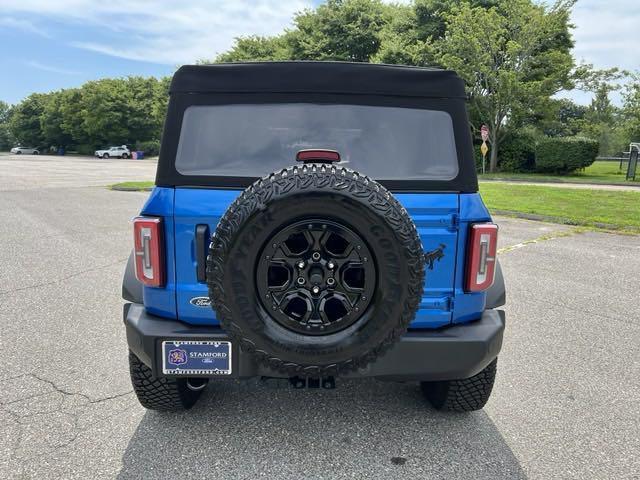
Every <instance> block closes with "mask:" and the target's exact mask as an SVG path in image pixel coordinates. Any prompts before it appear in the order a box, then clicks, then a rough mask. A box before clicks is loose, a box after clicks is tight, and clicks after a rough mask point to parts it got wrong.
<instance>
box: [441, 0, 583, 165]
mask: <svg viewBox="0 0 640 480" xmlns="http://www.w3.org/2000/svg"><path fill="white" fill-rule="evenodd" d="M572 5H573V1H571V0H566V1H565V0H560V1H558V2H556V3H555V4H554V5H553V6H551V7H547V6H545V5H542V4H534V3H532V2H531V1H529V0H509V1H507V0H503V1H501V2H500V3H499V5H498V6H495V7H491V8H489V9H486V8H482V7H472V6H471V5H469V4H467V3H462V4H460V6H458V7H454V8H453V11H452V12H451V13H450V14H445V19H446V29H447V33H446V35H445V37H444V38H443V39H441V40H439V41H437V42H435V43H434V46H433V50H434V54H435V57H436V58H437V60H438V62H439V63H440V64H441V65H443V66H445V67H446V68H450V69H452V70H455V71H457V72H458V74H459V75H460V76H461V77H462V78H463V79H464V80H465V82H466V84H467V89H468V93H469V96H470V101H471V107H472V109H474V110H475V111H476V112H477V114H478V117H479V118H481V119H483V120H482V121H483V122H484V123H486V124H487V125H488V126H489V141H490V143H491V156H490V171H495V170H496V167H497V162H498V151H499V146H500V143H501V142H502V140H503V139H504V134H505V124H506V122H507V121H508V120H509V119H512V118H517V117H518V116H522V115H525V114H526V113H527V112H530V111H531V110H535V109H536V107H537V106H539V105H540V102H541V101H545V100H547V99H548V98H549V97H551V96H552V95H553V94H555V93H557V92H558V91H560V90H562V89H564V88H568V87H570V86H571V69H572V67H573V58H572V56H571V53H570V47H569V46H568V44H567V41H566V39H567V38H568V37H567V35H568V34H567V33H566V32H567V31H568V20H569V13H570V9H571V6H572Z"/></svg>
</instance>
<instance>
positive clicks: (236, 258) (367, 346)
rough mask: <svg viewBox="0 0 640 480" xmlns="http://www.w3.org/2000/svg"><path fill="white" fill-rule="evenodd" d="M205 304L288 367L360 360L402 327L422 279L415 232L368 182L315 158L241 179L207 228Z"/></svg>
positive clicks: (231, 329) (266, 359) (266, 357)
mask: <svg viewBox="0 0 640 480" xmlns="http://www.w3.org/2000/svg"><path fill="white" fill-rule="evenodd" d="M207 282H208V286H209V296H210V298H211V304H212V307H213V309H214V311H215V312H216V316H217V318H218V320H219V321H220V323H221V325H222V327H223V328H224V329H225V330H226V331H227V332H228V334H229V336H230V337H231V339H232V341H233V342H236V343H238V344H239V345H240V346H241V348H242V350H243V351H244V352H247V353H248V354H250V355H252V356H253V357H255V360H256V361H257V362H259V363H260V364H263V365H265V366H267V367H269V368H270V369H271V370H273V371H278V372H281V373H284V374H288V375H291V376H294V375H301V376H319V375H337V374H344V373H347V372H349V371H352V370H355V369H359V368H362V367H365V366H366V365H367V364H369V363H370V362H372V361H374V360H375V359H376V358H378V357H380V356H381V355H382V354H383V353H384V352H385V351H386V350H387V349H388V348H389V347H390V346H391V345H393V343H394V342H396V341H397V340H398V339H399V338H400V336H401V335H402V334H403V333H404V332H405V331H406V329H407V327H408V325H409V323H410V322H411V321H412V320H413V319H414V317H415V314H416V311H417V309H418V306H419V303H420V299H421V297H422V291H423V286H424V261H423V249H422V243H421V241H420V237H419V236H418V233H417V230H416V227H415V225H414V224H413V222H412V221H411V219H410V218H409V215H408V214H407V211H406V210H405V209H404V208H403V207H402V206H401V205H400V203H398V201H397V200H396V199H395V198H394V197H393V195H392V194H391V193H390V192H389V191H387V190H386V189H385V188H384V187H382V186H381V185H380V184H378V183H377V182H375V181H373V180H371V179H370V178H368V177H366V176H363V175H360V174H358V173H356V172H354V171H352V170H349V169H346V168H342V167H335V166H332V165H325V164H307V165H304V166H294V167H290V168H287V169H285V170H282V171H280V172H277V173H273V174H271V175H269V176H268V177H265V178H262V179H260V180H258V181H256V182H255V183H254V184H253V185H251V186H249V187H248V188H247V189H246V190H245V191H244V192H242V194H241V195H240V196H239V197H238V198H237V199H236V200H235V201H234V202H233V203H232V204H231V206H230V207H229V208H228V209H227V211H226V212H225V214H224V216H223V217H222V218H221V220H220V222H219V224H218V226H217V228H216V231H215V232H214V234H213V235H212V238H211V244H210V248H209V256H208V259H207Z"/></svg>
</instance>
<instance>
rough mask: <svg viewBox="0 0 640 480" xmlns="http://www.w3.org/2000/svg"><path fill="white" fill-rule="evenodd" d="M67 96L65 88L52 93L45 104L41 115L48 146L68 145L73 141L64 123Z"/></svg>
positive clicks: (41, 125) (41, 123) (44, 138)
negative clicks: (63, 108)
mask: <svg viewBox="0 0 640 480" xmlns="http://www.w3.org/2000/svg"><path fill="white" fill-rule="evenodd" d="M67 97H68V96H67V95H66V94H65V91H64V90H61V91H59V92H55V93H52V94H51V95H49V97H48V98H47V101H46V103H45V105H44V108H43V110H42V113H41V115H40V129H41V130H42V138H43V140H44V142H45V145H47V146H51V145H55V146H56V147H67V146H68V145H69V144H70V143H71V142H72V141H73V137H72V136H71V134H70V133H69V132H67V131H66V130H65V129H64V124H63V113H62V107H63V106H64V104H65V103H66V102H67V100H68V98H67Z"/></svg>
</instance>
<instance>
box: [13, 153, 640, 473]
mask: <svg viewBox="0 0 640 480" xmlns="http://www.w3.org/2000/svg"><path fill="white" fill-rule="evenodd" d="M154 170H155V164H154V163H153V162H149V161H138V162H136V161H133V160H128V161H120V160H109V161H104V160H97V159H96V160H92V159H73V158H62V159H61V158H57V157H45V156H40V157H31V156H23V157H15V156H0V225H1V230H0V232H1V234H0V325H1V327H2V330H1V334H0V352H1V354H0V359H1V360H0V478H7V479H9V478H43V477H46V478H114V477H117V478H122V479H128V478H192V477H193V478H202V477H203V476H205V475H206V476H207V477H210V478H247V479H248V478H257V477H264V478H292V479H299V478H356V479H361V478H390V477H394V478H411V479H417V478H468V479H484V478H486V479H498V478H542V479H547V478H580V479H583V478H594V479H608V478H640V382H639V381H638V378H640V289H639V284H638V280H639V278H640V274H639V272H640V238H639V237H637V236H620V235H612V234H607V233H596V232H582V233H579V232H577V231H575V230H572V229H571V228H569V227H563V226H559V225H552V224H545V223H537V222H529V221H525V220H514V219H507V218H498V219H497V221H498V223H499V224H500V227H501V245H500V247H501V253H500V261H501V264H502V266H503V270H504V273H505V277H506V279H507V282H508V286H507V288H508V303H507V305H506V306H505V310H506V311H507V319H508V325H507V331H506V336H505V343H504V347H503V352H502V354H501V356H500V360H499V363H498V377H497V383H496V387H495V390H494V394H493V396H492V398H491V400H490V401H489V403H488V405H487V406H486V408H485V409H484V410H483V411H479V412H474V413H471V414H446V413H439V412H436V411H434V410H432V409H431V408H430V407H429V406H428V405H427V404H426V403H425V402H424V401H423V400H422V397H421V395H420V392H419V389H418V388H417V386H415V385H400V384H394V383H386V382H377V381H373V380H372V381H364V382H347V381H339V386H338V388H337V389H336V390H328V391H327V390H319V391H309V390H291V389H290V388H289V387H288V386H287V385H285V384H282V383H279V382H273V381H268V382H259V381H252V382H246V383H239V382H234V381H220V382H219V383H217V384H214V385H210V386H209V387H208V389H207V391H206V392H205V394H204V397H203V399H202V400H201V401H200V403H199V404H198V405H197V406H196V407H195V408H194V409H193V410H191V411H189V412H187V413H184V414H160V413H155V412H147V411H145V410H144V409H143V408H142V407H140V406H139V404H138V403H137V401H136V399H135V398H134V395H133V394H132V392H131V386H130V384H129V377H128V368H127V359H126V355H127V348H126V342H125V338H124V329H123V326H122V319H121V305H122V300H121V298H120V281H121V276H122V272H123V269H124V266H125V263H126V260H127V256H128V254H129V250H130V248H131V232H130V224H129V222H128V221H129V219H130V218H131V217H132V216H134V215H135V214H136V213H137V211H138V210H139V208H140V206H141V205H142V203H143V202H144V200H145V198H146V194H143V193H135V192H133V193H131V192H114V191H109V190H107V189H106V188H104V187H103V186H104V185H107V184H110V183H114V182H116V181H122V180H145V179H152V178H153V176H154Z"/></svg>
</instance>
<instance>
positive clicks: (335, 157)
mask: <svg viewBox="0 0 640 480" xmlns="http://www.w3.org/2000/svg"><path fill="white" fill-rule="evenodd" d="M296 160H297V161H298V162H314V161H317V162H339V161H340V153H339V152H337V151H336V150H327V149H326V148H318V149H312V150H300V151H299V152H298V153H296Z"/></svg>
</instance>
